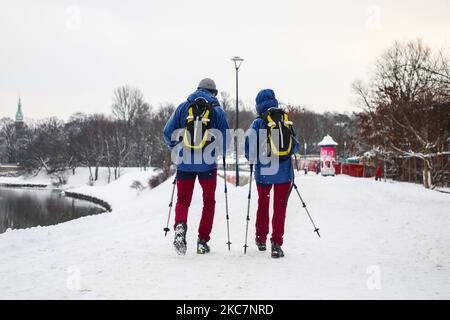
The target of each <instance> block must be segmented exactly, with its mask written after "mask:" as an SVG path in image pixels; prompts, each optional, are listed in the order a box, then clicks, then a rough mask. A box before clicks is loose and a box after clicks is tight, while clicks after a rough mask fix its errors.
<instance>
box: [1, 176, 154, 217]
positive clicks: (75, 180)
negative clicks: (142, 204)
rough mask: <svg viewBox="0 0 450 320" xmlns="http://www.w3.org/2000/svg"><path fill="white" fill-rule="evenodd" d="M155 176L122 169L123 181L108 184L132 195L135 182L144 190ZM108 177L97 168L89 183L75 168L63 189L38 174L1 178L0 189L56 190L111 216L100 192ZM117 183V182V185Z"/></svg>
mask: <svg viewBox="0 0 450 320" xmlns="http://www.w3.org/2000/svg"><path fill="white" fill-rule="evenodd" d="M156 174H159V170H158V169H154V168H149V169H147V171H142V170H141V169H139V168H122V170H121V176H125V178H123V179H118V180H113V181H112V182H111V184H112V185H113V188H116V187H115V186H116V185H120V187H119V188H120V189H123V190H122V191H121V193H123V192H125V193H127V191H130V192H131V193H135V192H136V191H135V190H134V189H133V190H132V189H131V188H130V186H131V184H132V183H133V182H134V181H139V182H140V183H141V184H142V185H143V186H144V187H146V186H148V180H149V179H150V178H151V177H153V176H154V175H156ZM108 175H109V173H108V169H107V168H99V179H98V181H94V182H90V180H89V176H90V174H89V169H88V168H77V170H76V171H75V174H73V173H72V171H68V172H67V177H68V183H67V184H66V185H62V186H55V185H54V184H53V179H52V177H50V176H48V175H46V174H44V173H40V174H38V175H22V176H18V177H0V187H4V188H25V189H52V190H57V191H61V192H62V193H63V194H64V195H65V196H66V197H70V198H74V199H79V200H86V201H89V202H92V203H94V204H97V205H100V206H101V207H103V208H104V209H105V210H106V211H108V212H111V211H112V210H113V205H112V203H111V201H108V200H105V198H109V194H110V191H105V190H103V188H101V187H106V186H108ZM116 181H120V182H118V183H116ZM128 189H129V190H128ZM106 190H111V188H106ZM114 198H115V197H114Z"/></svg>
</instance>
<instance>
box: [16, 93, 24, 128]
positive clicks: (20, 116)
mask: <svg viewBox="0 0 450 320" xmlns="http://www.w3.org/2000/svg"><path fill="white" fill-rule="evenodd" d="M16 122H23V112H22V101H21V100H20V96H19V104H18V105H17V112H16Z"/></svg>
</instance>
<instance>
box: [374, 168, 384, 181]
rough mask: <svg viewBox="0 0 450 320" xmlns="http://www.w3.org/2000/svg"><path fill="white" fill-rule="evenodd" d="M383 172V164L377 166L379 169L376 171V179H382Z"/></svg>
mask: <svg viewBox="0 0 450 320" xmlns="http://www.w3.org/2000/svg"><path fill="white" fill-rule="evenodd" d="M382 173H383V170H381V166H378V167H377V171H375V181H378V180H379V181H381V174H382Z"/></svg>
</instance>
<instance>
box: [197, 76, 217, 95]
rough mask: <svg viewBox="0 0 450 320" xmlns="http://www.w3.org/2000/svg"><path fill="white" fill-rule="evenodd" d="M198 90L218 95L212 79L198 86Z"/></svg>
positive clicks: (201, 82) (203, 81)
mask: <svg viewBox="0 0 450 320" xmlns="http://www.w3.org/2000/svg"><path fill="white" fill-rule="evenodd" d="M197 89H206V90H208V91H211V92H213V93H215V94H217V88H216V83H215V82H214V80H212V79H210V78H205V79H203V80H202V81H200V83H199V84H198V87H197Z"/></svg>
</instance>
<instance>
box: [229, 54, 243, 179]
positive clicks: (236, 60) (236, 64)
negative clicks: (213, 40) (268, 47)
mask: <svg viewBox="0 0 450 320" xmlns="http://www.w3.org/2000/svg"><path fill="white" fill-rule="evenodd" d="M231 60H232V61H233V62H234V68H235V70H236V123H235V125H234V129H235V136H234V155H235V157H236V186H239V156H238V137H237V135H236V133H237V130H238V128H239V76H238V75H239V67H240V66H241V64H242V61H244V59H242V58H241V57H238V56H236V57H233V58H231Z"/></svg>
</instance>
